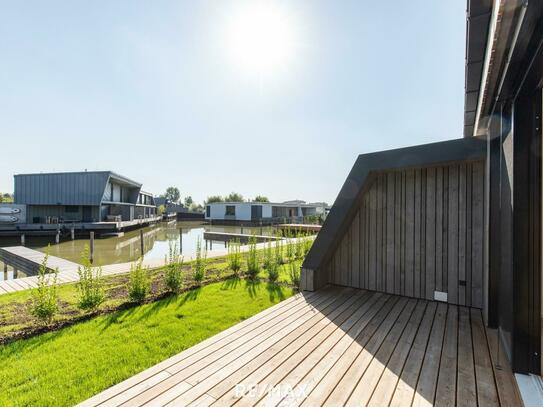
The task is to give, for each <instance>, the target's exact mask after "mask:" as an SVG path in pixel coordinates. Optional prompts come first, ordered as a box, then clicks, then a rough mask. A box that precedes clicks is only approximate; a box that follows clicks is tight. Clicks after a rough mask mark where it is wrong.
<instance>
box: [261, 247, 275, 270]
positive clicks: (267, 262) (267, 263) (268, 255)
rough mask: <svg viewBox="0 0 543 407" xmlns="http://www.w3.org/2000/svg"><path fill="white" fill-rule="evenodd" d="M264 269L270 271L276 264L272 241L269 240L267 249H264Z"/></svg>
mask: <svg viewBox="0 0 543 407" xmlns="http://www.w3.org/2000/svg"><path fill="white" fill-rule="evenodd" d="M263 262H264V264H263V265H264V269H265V270H269V269H270V268H271V267H272V265H273V264H274V263H275V256H274V252H273V248H272V244H271V240H268V243H267V244H266V248H265V249H264V261H263Z"/></svg>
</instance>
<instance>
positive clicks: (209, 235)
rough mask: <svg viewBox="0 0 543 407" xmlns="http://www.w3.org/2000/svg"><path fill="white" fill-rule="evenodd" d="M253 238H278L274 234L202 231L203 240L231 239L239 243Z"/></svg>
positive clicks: (227, 240)
mask: <svg viewBox="0 0 543 407" xmlns="http://www.w3.org/2000/svg"><path fill="white" fill-rule="evenodd" d="M253 237H254V238H255V239H256V242H257V243H262V242H267V241H270V240H271V241H274V240H279V239H282V238H278V237H275V236H265V235H248V234H242V233H223V232H204V240H211V241H213V242H230V241H232V240H237V241H239V242H240V243H241V244H247V243H248V242H249V239H251V238H253Z"/></svg>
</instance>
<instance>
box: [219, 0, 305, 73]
mask: <svg viewBox="0 0 543 407" xmlns="http://www.w3.org/2000/svg"><path fill="white" fill-rule="evenodd" d="M244 6H245V7H244V8H243V9H240V10H238V11H237V12H234V13H233V14H232V15H230V16H229V17H230V18H229V20H228V22H227V27H226V37H225V39H226V41H227V44H226V48H227V52H228V54H229V58H230V59H232V61H233V63H235V64H236V65H237V66H238V67H239V68H240V69H243V70H246V71H248V73H252V74H257V75H259V76H261V77H262V76H266V75H269V74H272V73H274V72H276V71H277V70H281V69H285V68H286V66H287V65H288V64H289V62H290V60H291V58H292V57H293V54H294V51H295V49H294V47H295V33H294V29H293V28H294V27H293V24H292V21H291V19H289V16H288V15H287V13H286V10H284V9H282V8H280V7H278V6H277V5H275V4H273V2H260V1H255V2H251V3H246V4H245V5H244Z"/></svg>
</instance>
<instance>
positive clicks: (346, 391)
mask: <svg viewBox="0 0 543 407" xmlns="http://www.w3.org/2000/svg"><path fill="white" fill-rule="evenodd" d="M407 303H408V300H407V298H405V297H401V298H400V299H399V300H398V301H397V302H396V304H395V305H394V307H393V308H392V310H391V312H390V313H389V314H388V315H387V317H386V318H385V319H384V320H383V322H382V323H381V325H380V326H379V328H378V329H377V331H376V332H375V334H374V335H373V336H372V337H371V339H370V341H369V342H368V343H367V345H366V346H364V347H363V348H362V351H361V352H360V353H359V354H358V356H357V357H356V359H354V361H353V362H352V364H351V365H350V366H349V369H348V370H347V372H346V373H345V374H344V375H343V377H342V378H341V380H340V381H339V382H338V383H337V385H336V387H335V388H334V389H333V390H332V392H331V394H330V396H329V397H328V398H327V399H326V402H325V403H324V404H325V405H329V406H337V405H343V404H344V403H346V402H347V400H348V398H349V396H350V394H351V392H352V390H353V389H354V387H355V386H356V384H357V382H358V379H359V378H360V377H362V375H363V374H364V372H365V371H366V369H367V367H368V366H369V364H370V363H371V361H372V359H373V355H375V353H376V352H377V351H378V350H379V348H380V346H381V344H382V343H383V341H384V340H385V338H386V336H387V335H388V333H389V332H390V330H391V329H392V328H393V327H394V324H395V323H396V321H397V320H398V318H399V317H400V315H401V313H402V310H403V309H404V308H405V306H406V305H407Z"/></svg>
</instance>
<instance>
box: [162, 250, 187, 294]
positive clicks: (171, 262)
mask: <svg viewBox="0 0 543 407" xmlns="http://www.w3.org/2000/svg"><path fill="white" fill-rule="evenodd" d="M164 285H166V288H167V289H168V291H170V292H172V293H178V292H179V291H180V290H181V288H182V287H183V258H182V257H181V258H179V250H178V249H177V243H175V244H172V242H170V247H169V251H168V256H167V257H166V266H165V267H164Z"/></svg>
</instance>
